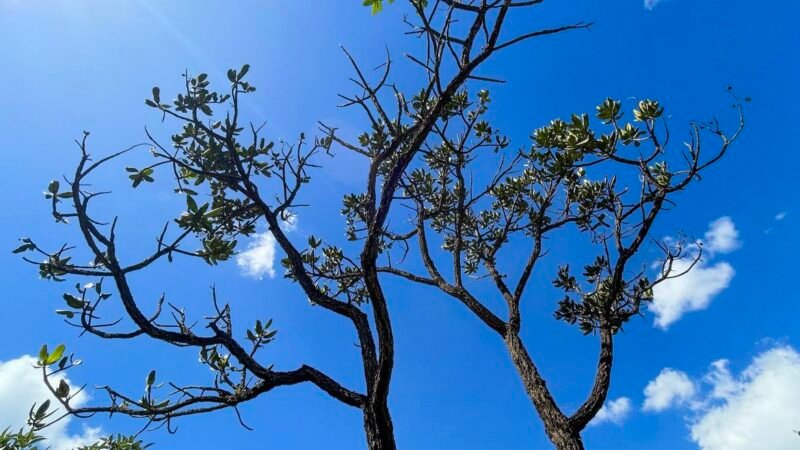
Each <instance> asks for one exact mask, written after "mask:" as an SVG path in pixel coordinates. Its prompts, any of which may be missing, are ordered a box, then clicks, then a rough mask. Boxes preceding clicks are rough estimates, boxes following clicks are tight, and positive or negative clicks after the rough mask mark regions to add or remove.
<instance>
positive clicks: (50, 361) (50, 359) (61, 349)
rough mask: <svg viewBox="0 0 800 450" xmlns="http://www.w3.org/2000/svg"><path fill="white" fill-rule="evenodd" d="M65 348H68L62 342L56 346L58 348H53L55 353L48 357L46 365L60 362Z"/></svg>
mask: <svg viewBox="0 0 800 450" xmlns="http://www.w3.org/2000/svg"><path fill="white" fill-rule="evenodd" d="M64 350H66V347H64V344H60V345H59V346H58V347H56V349H55V350H53V353H51V354H50V355H49V356H48V357H47V360H46V361H45V365H47V366H49V365H50V364H55V363H56V362H58V360H59V359H61V357H62V356H63V355H64Z"/></svg>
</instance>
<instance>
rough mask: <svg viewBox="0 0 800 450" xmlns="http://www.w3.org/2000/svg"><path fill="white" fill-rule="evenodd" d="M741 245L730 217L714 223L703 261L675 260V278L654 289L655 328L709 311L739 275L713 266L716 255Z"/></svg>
mask: <svg viewBox="0 0 800 450" xmlns="http://www.w3.org/2000/svg"><path fill="white" fill-rule="evenodd" d="M740 246H741V243H740V242H739V232H738V231H737V230H736V226H735V225H734V223H733V221H732V220H731V219H730V217H720V218H719V219H717V220H715V221H713V222H711V223H710V224H709V228H708V231H707V232H706V233H705V237H704V241H703V251H704V254H703V258H702V259H701V260H700V261H699V262H697V264H695V265H694V267H691V264H692V260H693V257H694V256H695V255H691V254H690V255H689V257H688V258H686V259H683V260H676V261H675V262H674V263H673V265H672V269H671V271H670V274H669V275H671V276H675V278H670V279H667V280H665V281H663V282H661V283H660V284H657V285H656V286H655V287H654V288H653V302H652V303H651V304H650V310H651V311H653V313H654V314H655V315H656V319H655V325H656V326H657V327H659V328H662V329H667V328H668V327H669V326H670V325H671V324H672V323H674V322H676V321H677V320H678V319H680V318H681V317H683V315H684V314H686V313H687V312H690V311H699V310H703V309H706V308H707V307H708V305H709V304H711V300H713V299H714V297H715V296H717V294H719V293H720V292H722V291H723V290H725V289H726V288H727V287H728V286H729V285H730V283H731V280H732V279H733V276H734V274H735V273H736V271H735V270H734V269H733V266H731V265H730V264H729V263H727V262H724V261H722V262H718V263H716V264H711V261H712V260H713V259H714V257H715V256H716V255H717V254H720V253H730V252H732V251H734V250H736V249H737V248H739V247H740ZM690 267H691V270H689V271H688V273H684V272H686V271H687V270H688V269H689V268H690ZM682 273H683V275H680V274H682ZM678 275H680V276H678Z"/></svg>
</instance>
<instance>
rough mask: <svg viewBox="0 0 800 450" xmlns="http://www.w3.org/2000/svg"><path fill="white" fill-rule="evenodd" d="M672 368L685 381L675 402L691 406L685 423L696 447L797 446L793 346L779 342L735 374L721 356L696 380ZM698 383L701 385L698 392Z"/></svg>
mask: <svg viewBox="0 0 800 450" xmlns="http://www.w3.org/2000/svg"><path fill="white" fill-rule="evenodd" d="M667 370H669V371H671V372H676V371H673V370H672V369H665V371H667ZM663 373H664V372H662V374H663ZM676 373H680V374H682V375H683V377H686V378H685V379H683V380H682V381H681V383H683V384H685V390H684V396H685V400H684V401H682V402H681V404H683V405H684V406H687V407H689V408H690V409H691V411H692V414H691V415H690V416H689V417H687V424H688V425H689V429H690V437H691V439H692V441H694V442H695V443H696V444H697V445H698V447H699V448H700V449H701V450H753V449H769V450H796V449H798V448H800V437H798V436H797V434H795V432H794V430H796V429H798V428H799V427H800V407H798V405H800V353H798V352H797V351H796V350H795V349H793V348H791V347H788V346H780V347H775V348H772V349H770V350H767V351H765V352H763V353H761V354H760V355H758V356H756V357H755V358H754V359H753V361H752V362H751V363H750V365H749V366H748V367H747V368H746V369H745V370H743V371H742V372H741V373H740V374H739V375H738V376H734V375H733V374H732V373H731V371H730V369H729V367H728V361H727V360H724V359H723V360H719V361H715V362H713V363H711V366H710V370H709V372H708V373H707V374H706V375H705V376H704V377H702V380H701V381H700V382H697V383H695V382H692V381H691V380H689V378H688V377H687V376H686V374H683V373H682V372H676ZM683 377H681V378H683ZM659 378H661V375H659ZM657 380H658V378H657V379H656V380H655V381H657ZM655 381H654V382H655ZM654 382H651V383H650V384H649V385H648V389H649V388H650V386H651V385H653V383H654ZM700 383H702V384H700ZM690 384H691V386H693V387H692V389H691V390H690V389H688V386H689V385H690ZM698 385H700V386H703V387H704V389H702V392H701V391H700V389H697V388H696V387H697V386H698ZM645 395H647V389H645ZM649 399H650V397H649V396H648V400H649ZM648 400H646V401H645V408H646V407H647V401H648ZM663 409H665V408H661V409H654V410H657V411H660V410H663Z"/></svg>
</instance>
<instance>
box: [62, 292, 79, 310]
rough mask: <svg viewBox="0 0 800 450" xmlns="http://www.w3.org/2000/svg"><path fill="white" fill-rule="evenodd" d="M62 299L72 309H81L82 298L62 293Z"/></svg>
mask: <svg viewBox="0 0 800 450" xmlns="http://www.w3.org/2000/svg"><path fill="white" fill-rule="evenodd" d="M64 301H66V302H67V306H69V307H70V308H72V309H83V306H84V303H83V300H81V299H79V298H78V297H75V296H74V295H71V294H64Z"/></svg>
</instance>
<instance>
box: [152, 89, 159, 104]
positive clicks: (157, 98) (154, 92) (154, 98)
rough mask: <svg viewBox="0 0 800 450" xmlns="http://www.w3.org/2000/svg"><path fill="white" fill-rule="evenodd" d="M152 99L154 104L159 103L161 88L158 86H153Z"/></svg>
mask: <svg viewBox="0 0 800 450" xmlns="http://www.w3.org/2000/svg"><path fill="white" fill-rule="evenodd" d="M153 100H154V101H155V102H156V104H161V89H159V88H158V86H156V87H153Z"/></svg>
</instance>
